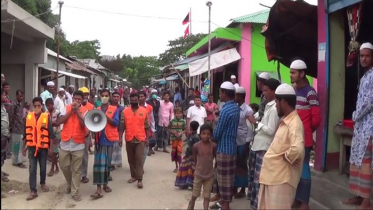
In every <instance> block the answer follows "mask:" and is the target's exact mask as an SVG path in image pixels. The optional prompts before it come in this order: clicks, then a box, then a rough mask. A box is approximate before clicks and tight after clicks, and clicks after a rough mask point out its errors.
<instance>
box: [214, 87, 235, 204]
mask: <svg viewBox="0 0 373 210" xmlns="http://www.w3.org/2000/svg"><path fill="white" fill-rule="evenodd" d="M235 90H236V88H235V87H234V85H233V84H232V83H231V82H223V84H221V86H220V89H219V97H220V100H221V101H223V102H225V105H224V107H223V109H222V110H221V112H220V115H219V120H218V123H217V125H216V129H215V130H214V134H213V139H214V140H215V141H216V142H217V144H218V148H217V156H216V162H217V169H216V170H217V180H218V185H219V193H220V196H221V202H220V204H221V207H222V209H224V210H228V209H229V203H230V202H231V201H232V194H233V181H234V175H235V172H236V153H237V142H236V138H237V129H238V123H239V120H240V107H239V106H238V105H237V103H236V102H235V101H234V97H235Z"/></svg>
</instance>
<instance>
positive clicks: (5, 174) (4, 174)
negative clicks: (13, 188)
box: [1, 172, 9, 176]
mask: <svg viewBox="0 0 373 210" xmlns="http://www.w3.org/2000/svg"><path fill="white" fill-rule="evenodd" d="M1 173H3V176H9V174H8V173H5V172H1Z"/></svg>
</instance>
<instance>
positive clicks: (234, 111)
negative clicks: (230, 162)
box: [213, 100, 240, 155]
mask: <svg viewBox="0 0 373 210" xmlns="http://www.w3.org/2000/svg"><path fill="white" fill-rule="evenodd" d="M239 121H240V107H239V106H238V105H237V103H235V102H234V101H233V100H232V101H228V102H226V103H225V104H224V106H223V109H222V110H221V111H220V115H219V121H218V123H217V125H216V128H215V130H214V134H213V138H214V140H215V141H217V142H218V148H217V153H223V154H226V155H235V154H236V150H237V142H236V138H237V129H238V123H239Z"/></svg>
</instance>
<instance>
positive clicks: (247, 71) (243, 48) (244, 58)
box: [238, 23, 251, 104]
mask: <svg viewBox="0 0 373 210" xmlns="http://www.w3.org/2000/svg"><path fill="white" fill-rule="evenodd" d="M241 36H242V39H241V42H240V44H239V47H238V50H239V54H240V55H241V60H240V61H239V65H238V84H240V86H242V87H243V88H245V90H246V103H247V104H249V103H250V93H251V90H250V87H251V42H250V41H248V40H251V24H250V23H245V24H242V34H241Z"/></svg>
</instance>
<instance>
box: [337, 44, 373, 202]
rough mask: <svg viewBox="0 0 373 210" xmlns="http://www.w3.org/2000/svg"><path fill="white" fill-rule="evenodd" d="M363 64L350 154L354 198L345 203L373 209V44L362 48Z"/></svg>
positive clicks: (363, 45)
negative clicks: (372, 193) (372, 201)
mask: <svg viewBox="0 0 373 210" xmlns="http://www.w3.org/2000/svg"><path fill="white" fill-rule="evenodd" d="M360 64H361V66H362V67H363V68H364V70H365V74H364V76H363V77H362V78H361V80H360V87H359V93H358V97H357V103H356V111H355V112H354V113H353V114H352V119H353V121H354V122H355V127H354V135H353V138H352V143H351V155H350V192H351V194H353V195H354V196H355V197H353V198H350V199H348V200H347V201H345V202H344V204H354V205H359V207H358V208H357V209H372V204H371V202H370V198H371V192H372V174H373V173H372V171H373V160H372V154H373V147H372V144H373V142H372V141H373V123H372V122H373V103H372V101H373V45H372V44H371V43H364V44H362V45H361V47H360Z"/></svg>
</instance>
